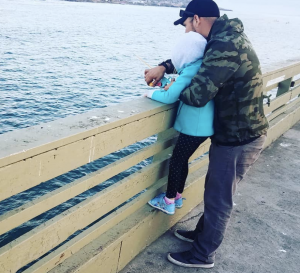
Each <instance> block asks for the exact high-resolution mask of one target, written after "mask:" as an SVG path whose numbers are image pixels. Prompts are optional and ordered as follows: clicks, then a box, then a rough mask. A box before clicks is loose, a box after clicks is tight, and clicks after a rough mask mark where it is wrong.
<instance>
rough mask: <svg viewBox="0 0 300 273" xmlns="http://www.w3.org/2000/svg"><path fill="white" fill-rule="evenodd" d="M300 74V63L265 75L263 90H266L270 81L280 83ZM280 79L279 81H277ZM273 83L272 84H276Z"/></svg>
mask: <svg viewBox="0 0 300 273" xmlns="http://www.w3.org/2000/svg"><path fill="white" fill-rule="evenodd" d="M299 73H300V63H296V64H293V65H290V66H287V67H282V68H279V69H277V70H274V71H270V72H267V73H264V74H263V89H265V88H266V87H267V86H268V84H269V82H270V81H274V80H275V82H274V83H276V82H280V81H283V80H286V79H288V78H291V77H293V76H295V75H297V74H299ZM276 79H278V81H276ZM274 83H272V84H274Z"/></svg>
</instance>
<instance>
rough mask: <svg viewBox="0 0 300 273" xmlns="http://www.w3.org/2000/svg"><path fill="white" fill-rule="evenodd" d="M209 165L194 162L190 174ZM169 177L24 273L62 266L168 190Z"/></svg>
mask: <svg viewBox="0 0 300 273" xmlns="http://www.w3.org/2000/svg"><path fill="white" fill-rule="evenodd" d="M207 164H208V156H206V157H205V158H203V159H201V160H199V162H198V161H197V162H194V163H192V164H191V166H190V169H189V174H192V173H194V172H195V171H197V170H198V169H199V168H202V167H203V166H205V165H207ZM167 181H168V180H167V176H165V177H163V178H161V179H160V180H158V181H157V182H156V183H155V184H154V185H152V186H151V187H150V188H149V189H148V190H147V191H146V192H144V193H143V194H141V195H140V196H138V197H137V198H136V199H134V200H132V201H131V202H129V203H127V204H126V205H125V206H123V207H121V208H120V209H118V210H117V211H115V212H114V213H112V214H111V215H109V216H108V217H105V218H104V219H103V220H101V221H99V222H98V223H96V224H95V225H94V226H92V227H91V228H89V229H87V230H85V231H84V232H83V233H81V234H80V235H78V236H77V237H75V238H73V239H72V240H70V241H69V242H67V243H66V244H64V245H63V246H61V247H59V248H58V249H56V250H55V251H54V252H52V253H50V254H49V255H48V256H46V257H45V258H43V259H41V260H40V261H38V262H37V263H36V264H34V265H33V266H32V267H30V268H29V269H27V270H26V271H25V272H24V273H43V272H48V271H49V270H50V269H52V268H54V267H55V266H57V265H58V264H61V263H62V262H63V261H64V260H66V259H67V258H69V257H70V256H71V255H72V254H74V253H76V252H78V251H79V250H80V249H81V248H82V247H84V246H85V245H87V244H88V243H90V242H92V241H93V240H95V239H96V238H97V237H98V236H100V235H101V234H102V233H104V232H106V231H107V230H109V229H111V228H113V226H114V225H116V224H117V223H119V222H120V221H122V220H124V219H126V218H127V217H129V215H131V214H132V213H134V212H135V211H137V210H138V209H140V208H141V207H142V206H143V205H144V204H145V203H147V202H148V201H149V200H150V199H152V198H153V197H155V196H156V195H157V194H158V193H159V192H161V191H162V190H164V189H165V188H166V184H167Z"/></svg>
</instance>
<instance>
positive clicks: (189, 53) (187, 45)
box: [171, 31, 207, 71]
mask: <svg viewBox="0 0 300 273" xmlns="http://www.w3.org/2000/svg"><path fill="white" fill-rule="evenodd" d="M206 44H207V41H206V39H205V38H204V37H203V36H202V35H201V34H199V33H197V32H194V31H190V32H188V33H185V34H184V35H183V36H182V37H181V39H180V40H179V41H178V43H177V44H176V45H175V47H174V48H173V50H172V54H171V59H172V63H173V65H174V66H175V68H176V70H177V71H179V70H180V69H182V68H184V67H185V66H187V65H188V64H189V63H193V62H195V61H197V60H199V59H201V58H203V55H204V50H205V47H206Z"/></svg>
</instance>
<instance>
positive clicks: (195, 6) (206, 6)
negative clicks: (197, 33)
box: [174, 0, 220, 26]
mask: <svg viewBox="0 0 300 273" xmlns="http://www.w3.org/2000/svg"><path fill="white" fill-rule="evenodd" d="M194 15H198V16H199V17H220V10H219V7H218V5H217V4H216V3H215V2H214V1H213V0H192V1H191V2H190V3H189V4H188V5H187V7H186V9H185V10H180V12H179V16H180V17H181V18H180V19H178V20H177V21H175V22H174V25H175V26H176V25H179V24H181V25H183V23H184V21H185V20H186V19H187V18H188V17H194Z"/></svg>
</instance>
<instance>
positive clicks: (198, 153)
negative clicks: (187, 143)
mask: <svg viewBox="0 0 300 273" xmlns="http://www.w3.org/2000/svg"><path fill="white" fill-rule="evenodd" d="M210 143H211V141H210V139H207V140H205V141H204V142H203V143H202V144H201V145H200V147H199V148H198V149H197V150H196V151H195V152H194V153H193V155H192V156H191V157H190V159H189V162H191V161H193V160H195V159H196V158H198V157H200V156H202V155H203V154H205V153H206V152H208V151H209V147H210Z"/></svg>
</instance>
